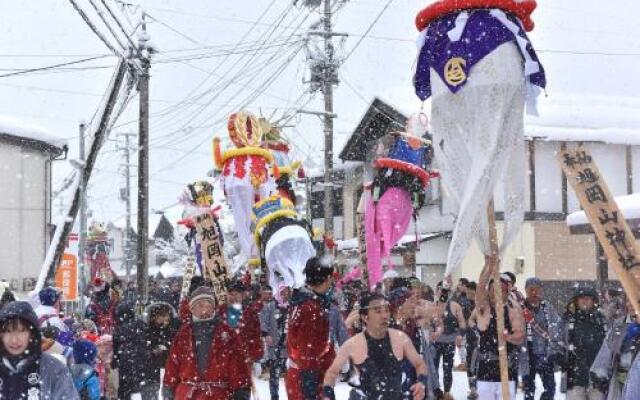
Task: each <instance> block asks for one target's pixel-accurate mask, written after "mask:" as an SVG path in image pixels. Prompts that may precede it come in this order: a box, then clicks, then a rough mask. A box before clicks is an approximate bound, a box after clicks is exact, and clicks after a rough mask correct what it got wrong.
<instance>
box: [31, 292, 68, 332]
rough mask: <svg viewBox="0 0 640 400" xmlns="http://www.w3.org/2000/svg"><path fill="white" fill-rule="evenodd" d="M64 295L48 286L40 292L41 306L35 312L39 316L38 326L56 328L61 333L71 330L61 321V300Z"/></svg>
mask: <svg viewBox="0 0 640 400" xmlns="http://www.w3.org/2000/svg"><path fill="white" fill-rule="evenodd" d="M61 295H62V293H61V292H60V290H59V289H57V288H54V287H51V286H47V287H45V288H43V289H42V290H40V292H38V297H39V298H40V305H39V306H37V307H36V308H35V309H34V311H35V312H36V315H37V316H38V326H39V327H41V328H42V327H46V326H55V327H56V328H58V329H59V330H60V332H66V331H68V330H69V328H68V327H67V325H66V324H65V323H64V321H62V319H60V298H61Z"/></svg>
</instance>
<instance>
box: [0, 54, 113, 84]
mask: <svg viewBox="0 0 640 400" xmlns="http://www.w3.org/2000/svg"><path fill="white" fill-rule="evenodd" d="M106 57H109V56H108V55H100V56H94V57H88V58H82V59H80V60H75V61H68V62H64V63H59V64H53V65H47V66H44V67H37V68H28V69H24V70H20V71H17V72H12V73H9V74H4V75H0V78H6V77H9V76H16V75H23V74H28V73H31V72H37V71H46V70H51V69H55V68H60V67H65V66H67V65H75V64H81V63H85V62H89V61H94V60H100V59H102V58H106Z"/></svg>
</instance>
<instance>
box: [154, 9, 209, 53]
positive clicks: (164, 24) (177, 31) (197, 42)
mask: <svg viewBox="0 0 640 400" xmlns="http://www.w3.org/2000/svg"><path fill="white" fill-rule="evenodd" d="M147 17H149V19H150V20H152V21H154V22H157V23H158V24H160V25H162V26H164V27H165V28H167V29H168V30H170V31H171V32H173V33H175V34H177V35H178V36H180V37H182V38H184V39H187V40H188V41H190V42H191V43H194V44H197V45H199V46H204V45H203V44H202V43H201V42H199V41H197V40H195V39H193V38H191V37H190V36H188V35H186V34H184V33H182V32H180V31H179V30H177V29H175V28H173V27H171V26H170V25H169V24H167V23H165V22H162V21H160V20H159V19H158V18H156V17H153V16H151V15H149V14H148V13H147Z"/></svg>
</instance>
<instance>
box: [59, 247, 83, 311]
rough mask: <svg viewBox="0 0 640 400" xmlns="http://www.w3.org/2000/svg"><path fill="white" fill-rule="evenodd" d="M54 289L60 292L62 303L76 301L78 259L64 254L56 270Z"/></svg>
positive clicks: (72, 255) (69, 254)
mask: <svg viewBox="0 0 640 400" xmlns="http://www.w3.org/2000/svg"><path fill="white" fill-rule="evenodd" d="M55 282H56V287H57V288H58V289H60V290H61V291H62V301H77V300H78V257H76V256H75V255H74V254H71V253H64V254H63V255H62V259H61V260H60V264H59V265H58V268H57V269H56V275H55Z"/></svg>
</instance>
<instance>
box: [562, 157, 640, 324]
mask: <svg viewBox="0 0 640 400" xmlns="http://www.w3.org/2000/svg"><path fill="white" fill-rule="evenodd" d="M557 157H558V162H559V163H560V166H561V168H562V170H563V171H564V173H565V175H566V176H567V182H569V184H570V185H571V187H572V188H573V190H574V191H575V192H576V196H577V197H578V201H579V202H580V205H582V208H583V209H584V212H585V214H586V215H587V218H588V220H589V223H591V226H592V227H593V231H594V232H595V234H596V238H597V239H598V241H599V242H600V244H601V245H602V248H603V249H604V252H605V254H606V255H607V259H608V260H609V265H611V266H612V267H613V270H614V271H615V273H616V275H617V276H618V278H619V279H620V283H621V284H622V287H623V288H624V291H625V293H626V294H627V297H628V298H629V299H630V300H631V303H632V304H633V307H634V309H635V311H636V313H639V314H640V249H639V248H638V246H637V245H636V241H635V238H634V236H633V232H632V231H631V229H630V228H629V225H627V221H626V220H625V219H624V216H623V215H622V212H621V211H620V209H619V208H618V205H617V204H616V202H615V199H614V198H613V196H612V195H611V192H610V191H609V187H608V186H607V183H606V182H605V181H604V179H603V178H602V175H601V174H600V171H599V170H598V167H597V166H596V164H595V162H594V161H593V157H592V156H591V154H589V152H588V151H587V150H586V149H585V148H584V147H583V146H582V145H580V146H577V147H576V148H574V149H567V148H563V149H562V150H561V151H560V152H558V155H557Z"/></svg>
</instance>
